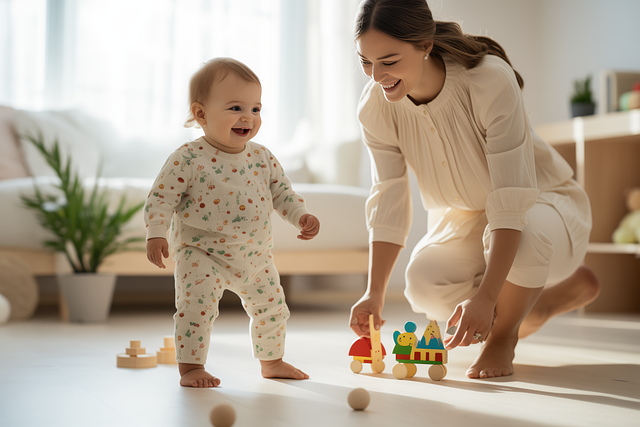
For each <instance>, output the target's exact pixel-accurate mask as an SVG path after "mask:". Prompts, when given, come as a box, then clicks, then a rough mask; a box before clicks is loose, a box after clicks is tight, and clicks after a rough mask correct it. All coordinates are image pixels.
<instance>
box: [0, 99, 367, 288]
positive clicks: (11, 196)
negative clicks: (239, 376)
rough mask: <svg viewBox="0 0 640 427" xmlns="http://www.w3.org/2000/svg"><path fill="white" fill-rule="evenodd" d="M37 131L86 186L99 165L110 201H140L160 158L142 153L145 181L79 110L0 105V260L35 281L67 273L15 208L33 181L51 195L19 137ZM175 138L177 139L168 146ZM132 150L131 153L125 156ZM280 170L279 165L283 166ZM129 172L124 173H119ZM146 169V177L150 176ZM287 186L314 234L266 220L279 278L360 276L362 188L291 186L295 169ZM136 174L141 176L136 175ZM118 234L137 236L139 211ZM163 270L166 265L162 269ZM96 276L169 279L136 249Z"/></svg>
mask: <svg viewBox="0 0 640 427" xmlns="http://www.w3.org/2000/svg"><path fill="white" fill-rule="evenodd" d="M38 130H40V131H41V132H42V133H43V136H44V137H45V140H46V141H47V143H52V142H53V140H54V139H55V138H56V137H57V138H58V139H59V140H60V144H61V146H62V149H63V154H65V153H70V154H71V155H72V159H73V162H74V163H75V165H76V167H77V168H78V171H79V173H80V174H81V176H82V177H83V179H84V180H85V184H86V185H87V186H91V185H93V183H94V182H95V181H94V179H95V178H94V177H95V175H96V170H97V169H98V168H99V166H100V164H101V163H103V168H102V178H100V181H99V185H100V186H105V187H107V188H109V189H110V191H111V194H112V197H113V198H114V200H116V199H119V197H120V196H121V195H122V194H125V195H127V197H128V198H129V199H130V200H135V201H141V200H144V198H145V197H146V195H147V193H148V191H149V188H150V187H151V184H152V182H153V179H154V178H155V172H157V170H159V168H160V166H161V165H162V163H163V162H164V160H165V158H166V155H168V153H166V154H164V153H161V155H159V154H158V153H147V154H146V155H145V158H147V159H148V163H149V164H148V165H145V168H143V169H146V170H147V172H144V173H146V176H144V173H141V172H140V170H141V168H140V167H137V166H139V162H140V161H139V158H140V157H139V156H137V155H136V154H139V153H136V148H135V144H127V142H126V141H124V142H123V139H122V138H120V137H119V136H118V135H117V133H116V132H115V131H114V130H113V129H112V128H111V127H110V126H108V125H107V124H105V123H103V122H101V121H99V120H97V119H95V118H93V117H89V116H87V115H86V114H83V113H82V112H80V111H75V110H69V111H44V112H33V111H24V110H17V109H13V108H9V107H0V200H1V201H2V209H1V210H0V258H1V257H8V256H12V257H19V258H21V259H23V260H26V261H27V262H28V264H29V266H30V269H31V272H32V273H33V274H34V275H36V276H46V275H55V274H56V273H60V272H65V271H69V266H68V265H67V263H66V261H65V260H64V258H63V257H62V256H60V255H59V254H58V255H56V254H55V253H53V252H50V251H48V250H45V249H44V248H43V246H42V241H43V240H44V239H45V238H46V236H47V233H46V231H45V230H44V229H42V227H41V226H40V225H39V224H38V223H37V220H36V216H35V213H34V212H33V211H31V210H28V209H25V208H24V207H23V206H22V202H21V200H20V195H30V194H32V193H33V188H34V183H37V185H38V186H40V187H41V188H43V189H45V191H46V190H48V189H51V190H52V191H54V190H55V189H54V185H55V183H56V178H55V177H54V176H53V171H52V170H50V169H49V167H48V165H46V163H45V162H44V160H43V159H42V157H41V155H40V154H39V153H38V152H36V151H35V148H34V147H33V146H32V145H31V143H29V142H27V141H23V140H21V139H20V138H19V135H24V134H31V135H34V136H35V135H36V134H37V132H38ZM181 142H182V141H178V142H177V144H176V146H177V145H178V144H179V143H181ZM133 153H136V154H133ZM285 166H286V165H285ZM127 170H131V171H136V172H135V173H132V174H128V173H127V172H126V171H127ZM150 171H154V172H150ZM288 172H289V175H290V176H291V177H292V180H293V181H294V189H295V190H296V191H297V192H299V193H300V194H302V195H303V196H304V197H305V198H306V200H307V204H308V207H309V209H310V210H311V211H312V212H313V213H314V214H315V215H316V216H317V217H318V218H319V219H320V221H321V230H320V234H319V235H318V236H317V237H316V238H315V239H313V240H312V241H308V242H303V241H300V240H298V239H297V238H296V234H297V233H296V229H295V228H293V227H292V226H290V225H288V224H286V223H285V222H284V221H282V220H281V219H280V218H279V217H278V216H277V215H274V216H273V218H274V241H275V242H274V256H275V261H276V265H277V266H278V269H279V271H280V273H281V275H295V274H305V275H315V274H323V275H326V274H354V273H358V274H366V272H367V261H368V255H367V253H368V250H367V247H368V243H367V240H368V236H367V231H366V226H365V218H364V204H365V200H366V198H367V196H368V190H367V189H365V188H361V187H352V186H343V185H327V184H314V183H304V182H296V181H299V180H301V179H297V178H296V177H303V176H304V174H301V173H300V172H301V170H298V171H296V170H291V171H288ZM141 175H143V176H141ZM126 232H127V233H129V234H133V235H140V236H144V224H143V220H142V212H140V214H139V215H138V216H137V217H135V218H134V219H133V220H132V221H131V223H130V224H129V225H128V227H127V229H126ZM170 267H171V264H170ZM101 271H105V272H114V273H117V274H119V275H126V276H135V275H145V276H146V275H170V274H172V268H168V269H166V270H161V269H158V268H156V267H154V266H152V265H151V264H150V263H149V262H148V261H147V259H146V254H145V253H144V252H127V253H123V254H116V255H113V256H111V257H110V258H108V259H107V260H106V261H105V263H104V264H103V266H102V267H101Z"/></svg>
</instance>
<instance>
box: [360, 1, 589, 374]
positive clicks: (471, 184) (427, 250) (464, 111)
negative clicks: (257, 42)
mask: <svg viewBox="0 0 640 427" xmlns="http://www.w3.org/2000/svg"><path fill="white" fill-rule="evenodd" d="M355 40H356V46H357V53H358V55H359V56H360V60H361V65H362V70H363V71H364V73H365V74H366V75H367V76H369V77H370V78H371V81H370V82H369V83H368V84H367V85H366V87H365V89H364V91H363V94H362V97H361V100H360V104H359V106H358V117H359V120H360V123H361V127H362V134H363V139H364V142H365V144H366V146H367V148H368V150H369V154H370V157H371V160H372V167H373V173H372V176H373V186H372V189H371V196H370V198H369V200H368V202H367V222H368V228H369V233H370V242H371V243H370V267H369V283H368V287H367V291H366V292H365V294H364V296H363V297H362V298H361V299H360V300H359V301H358V302H357V303H356V304H355V305H354V306H353V308H352V310H351V328H352V329H353V331H354V332H355V333H356V334H358V335H360V336H367V335H368V334H369V327H370V325H369V324H368V323H369V322H368V316H369V314H370V313H371V314H373V315H374V322H375V324H374V327H375V328H376V329H379V328H380V327H381V326H382V325H383V324H384V320H382V319H381V312H382V308H383V306H384V300H385V293H386V288H387V284H388V280H389V276H390V274H391V271H392V270H393V267H394V265H395V262H396V260H397V258H398V254H399V252H400V250H401V249H402V248H403V247H404V245H405V242H406V237H407V234H408V232H409V227H410V225H411V199H410V192H409V180H408V170H407V166H408V167H409V168H410V169H411V170H412V171H413V172H414V173H415V175H416V177H417V179H418V183H419V187H420V193H421V198H422V202H423V205H424V207H425V209H429V226H430V229H429V232H428V233H427V235H426V236H425V237H424V238H423V239H422V240H421V241H420V242H419V243H418V245H417V246H416V247H415V249H414V250H413V253H412V255H411V261H410V263H409V266H408V267H407V271H406V290H405V295H406V297H407V299H408V300H409V303H410V304H411V306H412V308H413V310H414V311H416V312H419V313H425V314H426V315H427V317H428V318H430V319H435V320H442V321H444V320H446V319H447V318H448V322H447V327H450V326H453V325H457V331H456V332H455V334H454V335H452V336H450V337H448V338H447V339H446V340H445V344H446V348H447V349H449V350H450V349H453V348H455V347H456V346H458V345H461V346H468V345H470V344H475V343H478V342H484V345H483V347H482V349H481V352H480V354H479V356H478V358H477V359H476V360H475V362H474V363H473V364H472V365H471V367H470V368H469V369H468V370H467V376H468V377H470V378H488V377H496V376H503V375H511V374H512V373H513V358H514V355H515V347H516V344H517V342H518V338H519V337H524V336H527V335H529V334H531V333H533V332H535V331H536V330H537V329H539V328H540V327H541V326H542V324H544V322H545V321H547V320H548V319H549V318H550V317H552V316H555V315H558V314H561V313H566V312H568V311H572V310H575V309H577V308H580V307H583V306H585V305H586V304H588V303H590V302H591V301H593V300H594V299H595V298H596V297H597V295H598V293H599V285H598V282H597V280H596V278H595V276H594V275H593V273H592V272H591V270H589V269H588V268H586V267H584V266H581V263H582V260H583V258H584V256H585V254H586V251H587V244H588V238H589V232H590V229H591V212H590V207H589V200H588V198H587V195H586V193H585V192H584V191H583V190H582V188H580V186H579V185H578V184H577V182H576V181H574V180H573V179H572V175H573V171H572V170H571V168H570V166H569V165H568V164H567V163H566V162H565V161H564V159H562V157H561V156H560V155H559V154H558V153H557V152H556V151H555V150H554V149H552V148H551V147H550V146H549V145H548V144H546V143H545V142H544V141H542V140H541V139H540V137H538V136H537V135H536V134H535V133H534V132H533V130H532V129H531V126H530V124H529V118H528V116H527V112H526V110H525V107H524V103H523V97H522V92H521V89H522V87H523V85H524V82H523V80H522V78H521V76H520V75H519V74H518V73H517V72H516V71H515V70H513V68H512V67H511V63H510V62H509V59H508V58H507V55H506V53H505V51H504V49H502V47H501V46H500V45H499V44H498V43H496V42H495V41H493V40H491V39H489V38H487V37H477V36H470V35H464V34H463V33H462V31H461V29H460V27H459V25H458V24H456V23H452V22H436V21H434V20H433V17H432V15H431V11H430V10H429V7H428V5H427V3H426V1H425V0H402V1H399V0H365V1H363V2H362V3H361V5H360V9H359V11H358V14H357V17H356V24H355Z"/></svg>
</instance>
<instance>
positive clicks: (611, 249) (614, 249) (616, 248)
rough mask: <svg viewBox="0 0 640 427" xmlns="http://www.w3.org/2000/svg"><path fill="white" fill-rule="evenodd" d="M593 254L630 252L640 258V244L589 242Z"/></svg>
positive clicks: (590, 251)
mask: <svg viewBox="0 0 640 427" xmlns="http://www.w3.org/2000/svg"><path fill="white" fill-rule="evenodd" d="M588 251H589V253H591V254H630V255H635V256H636V258H640V245H639V244H624V245H623V244H617V243H589V249H588Z"/></svg>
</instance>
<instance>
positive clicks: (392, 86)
mask: <svg viewBox="0 0 640 427" xmlns="http://www.w3.org/2000/svg"><path fill="white" fill-rule="evenodd" d="M400 81H401V80H400V79H399V80H397V81H396V82H395V83H391V84H382V83H380V86H382V89H383V90H384V91H385V92H386V93H391V92H394V91H395V90H396V89H397V88H398V83H400Z"/></svg>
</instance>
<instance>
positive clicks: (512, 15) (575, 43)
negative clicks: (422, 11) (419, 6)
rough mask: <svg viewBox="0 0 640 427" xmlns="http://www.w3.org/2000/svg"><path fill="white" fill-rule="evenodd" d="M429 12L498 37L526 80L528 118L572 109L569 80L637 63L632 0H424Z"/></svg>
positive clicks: (639, 5)
mask: <svg viewBox="0 0 640 427" xmlns="http://www.w3.org/2000/svg"><path fill="white" fill-rule="evenodd" d="M429 5H430V6H431V9H432V11H433V14H434V17H435V18H436V19H438V20H448V21H456V22H458V23H460V24H461V25H462V29H463V31H465V32H467V33H471V34H479V35H486V36H489V37H492V38H493V39H494V40H496V41H497V42H498V43H500V44H501V45H502V46H503V47H504V48H505V50H506V51H507V54H508V55H509V59H510V60H511V62H512V64H513V65H514V67H515V69H516V70H518V72H519V73H520V74H521V75H522V76H523V78H524V81H525V90H524V95H525V102H526V104H527V107H528V109H529V110H530V112H531V118H532V124H533V126H534V127H535V126H537V125H540V124H542V123H547V122H552V121H559V120H566V119H568V118H569V117H570V113H569V108H570V107H569V98H570V96H571V91H572V88H573V80H574V79H577V78H584V77H586V76H587V74H591V75H592V76H593V80H594V81H593V91H594V95H595V97H596V102H598V101H599V89H600V85H599V81H598V80H599V76H600V73H601V72H602V71H603V70H606V69H616V70H640V1H638V0H607V1H603V0H429Z"/></svg>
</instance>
